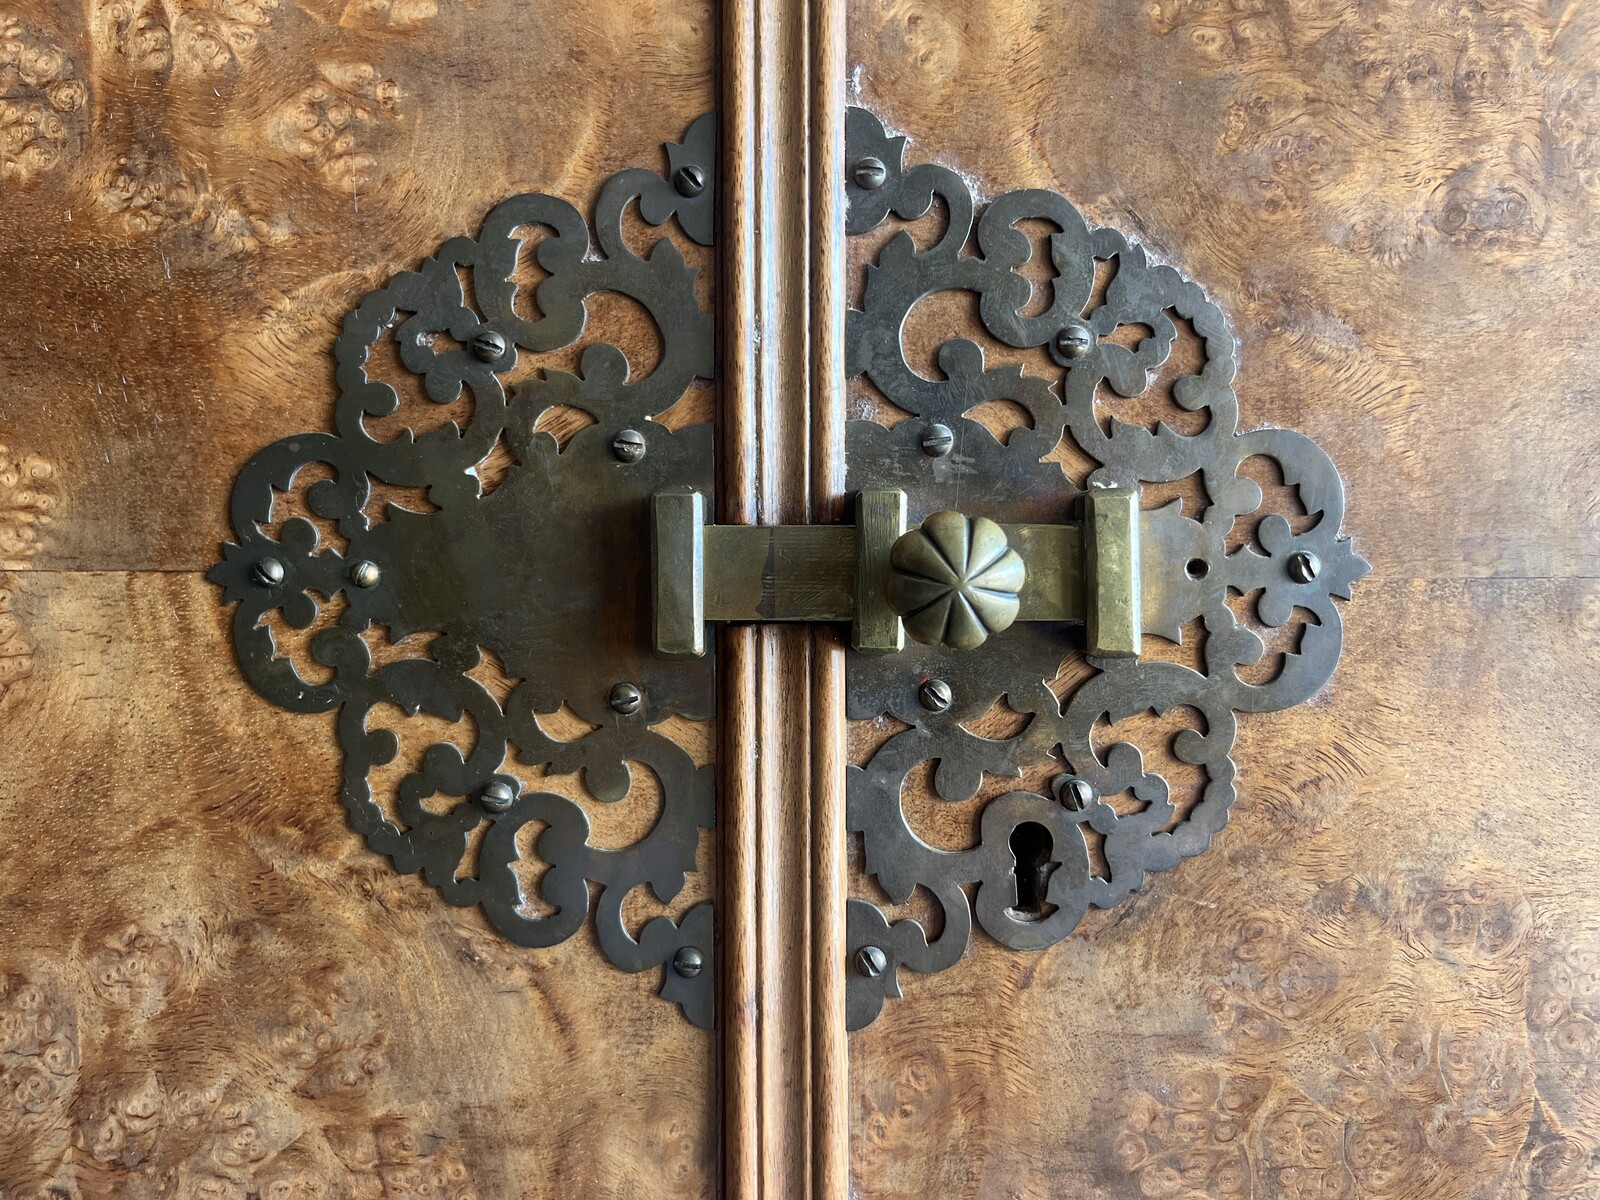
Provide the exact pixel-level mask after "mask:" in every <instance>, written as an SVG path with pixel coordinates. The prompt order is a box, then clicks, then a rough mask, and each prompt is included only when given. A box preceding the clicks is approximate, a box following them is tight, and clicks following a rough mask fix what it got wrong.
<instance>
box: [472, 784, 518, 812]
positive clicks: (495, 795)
mask: <svg viewBox="0 0 1600 1200" xmlns="http://www.w3.org/2000/svg"><path fill="white" fill-rule="evenodd" d="M516 799H517V793H516V789H515V788H513V787H512V786H511V785H510V784H509V783H507V782H506V781H505V780H504V779H496V780H493V781H491V782H490V783H489V785H488V786H487V787H485V788H484V789H483V793H482V795H480V796H479V797H478V803H479V804H481V805H483V806H484V808H486V809H488V810H489V811H490V812H492V813H502V812H505V811H506V809H508V808H510V807H511V806H512V804H514V803H515V802H516Z"/></svg>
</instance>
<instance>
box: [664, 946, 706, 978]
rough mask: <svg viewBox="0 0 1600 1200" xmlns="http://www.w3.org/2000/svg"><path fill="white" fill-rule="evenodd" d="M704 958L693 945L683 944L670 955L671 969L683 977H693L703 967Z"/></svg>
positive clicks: (704, 963)
mask: <svg viewBox="0 0 1600 1200" xmlns="http://www.w3.org/2000/svg"><path fill="white" fill-rule="evenodd" d="M705 965H706V958H705V955H703V954H701V953H700V951H698V950H696V949H695V948H694V947H693V946H685V947H683V949H681V950H679V951H678V952H677V953H676V954H674V955H673V956H672V969H673V970H674V971H676V972H677V973H678V974H679V975H682V976H683V977H684V978H685V979H693V978H694V977H695V976H696V975H698V974H700V972H701V971H703V970H704V969H705Z"/></svg>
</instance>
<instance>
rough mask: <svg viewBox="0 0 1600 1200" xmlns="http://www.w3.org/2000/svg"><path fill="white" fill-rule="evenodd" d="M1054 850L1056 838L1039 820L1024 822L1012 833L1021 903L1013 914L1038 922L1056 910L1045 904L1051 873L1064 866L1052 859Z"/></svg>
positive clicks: (1012, 849) (1013, 855) (1012, 850)
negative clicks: (1051, 853)
mask: <svg viewBox="0 0 1600 1200" xmlns="http://www.w3.org/2000/svg"><path fill="white" fill-rule="evenodd" d="M1054 849H1055V839H1054V838H1053V837H1051V836H1050V831H1049V830H1048V829H1046V828H1045V827H1044V826H1043V825H1040V824H1039V823H1038V822H1037V821H1024V822H1023V823H1022V824H1021V825H1018V826H1017V827H1016V828H1015V829H1013V830H1012V831H1011V856H1012V858H1013V860H1014V861H1015V866H1014V867H1013V868H1012V872H1013V873H1014V874H1015V876H1016V880H1017V904H1016V907H1015V908H1013V909H1012V910H1011V911H1012V915H1014V916H1016V917H1019V918H1021V919H1022V920H1025V921H1037V920H1040V919H1042V918H1044V917H1047V916H1049V915H1050V914H1051V913H1052V912H1054V911H1055V905H1053V904H1049V903H1047V902H1046V901H1045V896H1046V894H1047V893H1048V892H1049V890H1050V873H1051V872H1052V871H1054V870H1055V869H1056V868H1057V867H1058V866H1060V865H1061V864H1060V863H1057V862H1054V861H1052V860H1051V858H1050V852H1051V851H1052V850H1054Z"/></svg>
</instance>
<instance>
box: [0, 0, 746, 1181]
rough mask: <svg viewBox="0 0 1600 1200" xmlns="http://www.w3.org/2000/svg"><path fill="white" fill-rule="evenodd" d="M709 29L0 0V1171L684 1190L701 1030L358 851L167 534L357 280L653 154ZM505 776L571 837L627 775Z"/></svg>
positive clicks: (286, 398)
mask: <svg viewBox="0 0 1600 1200" xmlns="http://www.w3.org/2000/svg"><path fill="white" fill-rule="evenodd" d="M715 30H716V26H715V21H714V19H713V15H712V13H711V11H710V9H709V8H708V7H707V6H706V5H704V4H699V3H662V4H650V5H643V6H640V5H631V4H607V3H602V4H589V5H585V6H581V7H579V6H571V5H552V4H547V3H537V4H522V3H510V2H505V0H485V2H483V3H477V2H474V3H470V4H460V3H455V2H454V0H438V2H437V3H435V2H434V0H375V2H367V0H356V2H354V3H349V4H346V3H345V2H344V0H338V2H336V3H323V2H322V0H301V2H290V0H278V2H274V0H217V2H214V3H203V4H170V3H164V2H162V0H109V2H102V0H87V2H86V3H83V4H77V5H72V4H66V3H53V2H51V0H38V2H35V0H23V2H21V3H14V4H8V5H6V6H4V10H3V11H0V203H3V206H4V211H5V214H6V215H5V219H4V220H3V221H0V253H3V255H4V257H5V260H6V262H7V274H6V277H5V280H4V282H3V284H0V322H3V327H4V328H5V329H6V330H7V331H8V333H7V336H6V337H5V338H4V339H3V340H0V381H3V382H0V444H3V445H4V446H5V447H6V449H4V450H0V570H3V571H4V574H0V814H3V816H4V820H5V827H6V829H7V831H8V832H7V834H6V836H5V837H4V839H3V842H0V844H3V852H0V857H3V858H4V860H5V862H6V866H7V881H6V887H5V893H6V894H5V899H4V901H3V902H0V1196H4V1197H7V1198H9V1200H24V1198H32V1197H36V1196H46V1195H51V1196H83V1197H100V1196H118V1197H129V1198H143V1197H150V1198H155V1197H199V1196H216V1197H224V1196H226V1197H239V1198H241V1200H243V1198H245V1197H251V1198H254V1197H268V1196H270V1197H274V1198H278V1197H282V1198H289V1197H312V1196H323V1197H330V1198H331V1197H369V1196H370V1197H379V1196H386V1197H399V1196H408V1197H424V1196H426V1197H430V1198H439V1200H442V1198H444V1197H452V1198H455V1200H465V1198H466V1197H470V1196H484V1197H500V1196H551V1197H553V1196H572V1195H614V1196H629V1197H647V1196H662V1197H666V1196H672V1197H678V1196H685V1195H689V1196H709V1195H711V1194H713V1193H714V1191H715V1189H716V1177H717V1140H718V1139H717V1098H716V1081H715V1041H714V1038H713V1037H712V1036H711V1035H709V1034H707V1033H705V1032H704V1031H701V1030H697V1029H695V1028H694V1027H693V1026H691V1025H690V1024H689V1023H688V1022H686V1021H685V1020H683V1018H682V1016H681V1015H680V1014H679V1013H678V1012H677V1011H676V1009H675V1008H674V1007H673V1006H672V1005H670V1004H665V1003H663V1002H662V1001H660V1000H658V999H656V998H654V996H653V995H652V992H653V991H654V990H655V986H656V984H655V981H654V980H653V979H651V978H650V977H649V976H648V975H644V976H626V975H623V974H620V973H619V972H617V971H616V970H615V969H613V968H612V967H610V966H609V965H608V964H607V962H606V961H605V959H604V957H603V956H602V955H601V953H600V952H599V948H598V946H597V945H596V944H595V941H594V937H593V934H592V931H590V930H589V929H587V928H586V929H585V930H584V931H583V932H581V933H580V934H579V935H578V936H576V937H574V938H573V939H572V940H571V941H570V942H568V943H566V944H564V945H562V946H559V947H556V948H553V949H550V950H546V951H527V950H521V949H518V948H516V947H513V946H511V945H509V944H508V943H506V942H504V941H503V940H502V939H500V938H498V937H497V936H496V935H493V934H492V933H491V932H490V931H489V930H488V929H487V927H486V925H485V923H484V922H483V920H482V918H481V916H479V915H478V914H476V913H474V912H470V911H461V910H455V909H451V908H450V907H449V906H448V905H445V904H443V903H442V902H441V901H440V899H439V897H438V895H437V893H436V892H434V891H433V890H432V889H430V888H427V887H426V886H425V885H424V884H423V883H422V882H421V881H420V880H418V879H416V878H413V877H401V876H398V875H397V874H396V873H395V872H394V871H393V869H392V868H391V867H390V866H389V864H388V863H387V862H385V861H384V860H383V859H381V858H380V857H378V856H376V855H373V854H371V853H370V852H368V851H367V850H366V849H365V848H364V847H363V846H362V843H361V841H360V839H359V838H358V837H357V836H356V835H355V834H353V833H352V832H351V831H350V830H349V829H348V827H347V826H346V823H345V820H344V816H343V813H342V810H341V809H340V807H339V805H338V803H337V799H336V797H337V794H338V786H339V782H338V773H339V761H338V753H337V749H336V742H335V740H334V736H333V726H332V717H331V716H330V717H298V716H293V715H291V714H288V713H284V712H281V711H279V710H277V709H274V708H273V707H271V706H270V705H269V704H267V703H266V702H264V701H263V700H261V699H260V698H259V697H258V696H256V695H254V694H253V693H252V692H251V691H250V690H249V689H248V687H247V686H246V685H245V683H244V682H243V680H242V679H241V678H240V677H239V676H238V674H237V671H236V669H235V667H234V661H233V650H232V646H231V642H230V639H229V637H228V623H229V620H230V614H229V613H228V612H227V611H226V610H224V609H223V608H222V607H221V605H220V603H219V595H218V593H217V590H216V589H215V588H213V587H212V586H211V585H209V584H207V583H205V582H204V581H203V580H202V579H201V578H200V575H199V572H200V571H201V570H203V569H204V568H205V567H206V566H208V565H209V563H210V562H211V561H212V560H213V559H214V557H215V555H216V553H217V547H218V543H219V542H220V541H221V540H222V539H223V537H225V536H226V534H227V524H226V522H227V511H228V510H227V500H228V492H229V488H230V486H231V484H232V479H233V476H234V473H235V472H236V471H237V469H238V467H239V466H240V465H241V464H242V463H243V462H244V461H245V460H246V459H247V458H248V457H249V456H250V455H251V454H253V453H254V452H255V451H256V450H257V449H259V448H260V447H261V446H263V445H265V444H267V443H269V442H271V441H273V440H275V439H277V438H280V437H283V436H287V435H291V434H294V433H297V432H300V431H302V430H309V429H317V428H322V427H325V426H326V424H327V422H328V418H329V415H330V413H331V410H332V400H333V395H334V387H333V380H332V358H331V353H330V351H331V346H332V342H333V338H334V335H335V333H336V331H337V328H338V323H339V321H340V320H341V318H342V317H343V315H344V313H345V312H346V311H347V310H348V309H349V308H350V307H351V305H352V304H353V302H354V301H355V300H356V299H357V298H358V297H359V296H360V294H361V293H362V292H363V291H365V290H366V289H368V288H369V287H372V286H376V285H377V284H379V283H381V282H382V281H383V280H384V279H385V278H386V277H387V276H388V275H389V274H391V273H392V272H393V271H395V270H397V269H401V268H410V267H414V266H415V265H416V264H417V262H418V261H419V260H420V259H421V258H422V257H424V256H425V255H428V254H431V253H433V251H434V250H435V249H436V247H437V246H438V244H439V243H440V241H441V240H443V239H444V238H446V237H448V236H451V235H453V234H455V233H458V232H471V231H475V230H476V229H477V227H478V225H479V223H480V221H481V219H482V217H483V215H484V213H485V212H487V211H488V209H489V208H491V207H492V206H493V205H494V204H495V203H496V202H498V201H499V200H501V199H503V198H505V197H506V196H508V195H511V194H514V193H517V192H521V191H528V190H542V191H549V192H553V193H555V194H557V195H562V196H564V197H566V198H568V199H570V200H572V201H573V202H574V203H576V204H578V205H579V206H580V207H585V208H586V207H587V206H588V205H589V204H590V203H591V201H592V199H593V196H594V194H595V192H596V190H597V188H598V186H599V183H600V181H601V180H603V179H604V178H605V177H606V176H607V175H609V174H610V173H612V172H613V171H615V170H618V169H620V168H623V167H626V166H633V165H642V164H648V165H655V164H656V163H658V162H659V148H658V147H659V143H660V142H662V141H663V140H667V139H670V138H676V137H678V136H680V135H681V133H682V131H683V129H684V128H685V127H686V126H687V124H688V123H689V121H691V120H692V119H693V118H694V117H695V116H697V115H698V114H699V113H701V112H703V111H705V110H707V109H708V108H710V107H712V106H713V105H714V103H715V97H714V87H713V70H714V63H715V58H716V49H715V45H714V39H715ZM696 265H698V266H700V267H702V269H703V270H704V269H705V268H707V267H709V265H710V260H709V258H708V257H702V258H700V259H698V260H696ZM713 283H714V280H711V279H710V278H709V277H707V278H706V279H705V284H706V287H707V293H706V295H707V298H708V299H709V289H710V287H711V286H712V284H713ZM630 322H632V318H630V317H629V315H628V314H627V313H622V312H608V311H607V310H605V309H604V307H603V305H600V306H597V307H596V309H595V311H594V312H592V313H591V324H592V327H593V328H592V332H594V333H595V334H597V335H599V336H600V337H606V336H608V335H609V334H611V333H613V332H614V331H615V330H617V329H618V328H622V329H624V330H627V329H631V328H633V325H634V324H636V322H633V323H631V324H630ZM705 401H706V395H705V393H704V391H703V390H701V391H697V393H696V394H695V397H694V399H693V400H692V401H691V402H690V404H689V406H688V408H686V409H685V410H684V412H682V413H679V414H677V416H678V417H679V418H682V419H696V418H698V419H704V418H705V416H706V415H708V413H709V407H708V405H707V404H706V402H705ZM690 409H695V410H696V411H694V412H691V411H689V410H690ZM452 415H453V414H452ZM297 645H299V646H300V647H302V648H303V641H301V642H300V643H297ZM291 649H293V647H291ZM680 732H681V734H682V736H683V737H684V738H685V739H686V741H688V742H690V743H692V748H693V749H694V751H695V753H696V754H697V756H698V757H699V758H700V760H701V761H704V760H705V759H706V758H707V757H709V754H710V750H711V746H710V741H709V735H708V732H707V730H705V729H704V728H699V727H684V728H682V729H681V730H680ZM460 733H461V735H463V736H465V735H468V734H469V731H466V730H462V731H460ZM408 744H409V743H408ZM543 786H548V787H551V788H553V789H556V790H566V791H569V792H570V793H571V794H573V795H574V796H575V798H578V799H579V800H580V802H583V803H585V804H586V807H588V808H589V811H590V814H591V816H592V817H593V818H594V819H595V829H596V836H597V838H601V839H623V840H626V839H627V838H628V836H629V834H630V831H633V832H637V829H638V828H639V823H640V822H648V820H649V819H650V814H651V811H652V808H651V806H652V804H654V803H655V802H656V801H655V798H654V797H653V796H652V795H651V793H650V789H649V788H648V786H644V787H641V788H640V789H639V792H638V795H636V796H635V795H630V796H629V797H628V799H627V800H626V801H624V802H622V803H621V804H619V805H615V806H602V805H599V804H598V803H595V802H593V801H592V798H587V799H586V798H585V796H586V794H585V792H584V790H583V788H582V787H581V784H580V783H579V781H577V780H575V779H546V780H544V781H543ZM700 862H701V866H702V868H703V871H702V873H701V874H700V875H699V876H698V877H697V878H696V879H695V880H694V881H692V883H691V886H690V887H689V888H686V890H685V892H684V893H683V894H682V895H680V896H679V897H678V898H677V900H676V901H675V902H674V904H673V906H672V908H671V911H672V912H674V914H676V913H678V912H681V908H682V905H683V904H684V903H685V902H688V901H691V900H694V899H703V898H704V897H705V896H706V895H709V894H710V893H711V891H712V890H713V889H714V887H715V865H716V856H715V851H714V844H713V843H712V842H711V841H710V840H709V839H707V840H705V841H704V842H703V843H702V845H701V848H700ZM537 867H538V864H537V863H531V864H530V868H531V869H534V870H537ZM660 909H661V906H660V905H659V904H656V903H654V901H653V900H652V898H650V897H648V896H646V895H643V894H638V895H635V896H634V897H630V899H629V902H628V906H627V910H626V911H627V913H628V920H629V924H630V927H631V928H637V926H638V924H639V923H640V921H642V919H643V918H644V917H646V916H649V915H653V912H654V911H660Z"/></svg>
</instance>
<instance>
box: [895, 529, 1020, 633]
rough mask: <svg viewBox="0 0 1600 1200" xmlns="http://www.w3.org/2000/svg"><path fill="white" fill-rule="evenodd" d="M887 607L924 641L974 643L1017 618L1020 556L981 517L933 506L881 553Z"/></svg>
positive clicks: (1003, 531) (997, 531)
mask: <svg viewBox="0 0 1600 1200" xmlns="http://www.w3.org/2000/svg"><path fill="white" fill-rule="evenodd" d="M889 566H890V573H889V582H888V585H887V587H886V588H885V593H886V596H887V599H888V601H889V607H890V608H892V609H894V611H895V612H896V613H898V614H899V615H900V617H901V618H902V619H903V621H904V622H905V627H906V632H907V633H909V634H910V635H911V636H912V637H914V638H915V639H916V640H917V641H919V642H923V643H925V644H927V645H930V646H931V645H945V646H950V647H953V648H954V649H957V650H971V649H972V648H973V647H974V646H981V645H982V644H983V643H984V641H985V640H986V639H987V638H988V636H989V635H990V634H991V633H999V632H1000V631H1001V630H1002V629H1005V628H1006V627H1007V626H1009V625H1010V624H1011V623H1012V622H1013V621H1015V620H1016V619H1017V608H1018V604H1017V593H1018V592H1020V591H1021V590H1022V585H1023V582H1024V581H1025V580H1026V579H1027V568H1026V567H1024V566H1023V562H1022V556H1021V555H1020V554H1018V553H1017V552H1016V551H1015V550H1013V549H1012V548H1011V547H1010V545H1009V544H1007V542H1006V535H1005V530H1003V529H1001V528H1000V526H998V525H996V524H995V523H994V522H993V521H991V520H989V519H988V518H987V517H965V516H962V515H961V514H960V513H957V512H936V513H934V514H933V515H932V516H930V517H929V518H928V519H927V520H926V521H924V522H923V523H922V524H921V525H920V526H918V527H917V528H916V529H913V530H911V531H910V532H909V533H906V534H903V535H901V537H900V539H899V540H898V541H896V542H895V544H894V547H893V549H891V550H890V551H889Z"/></svg>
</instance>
